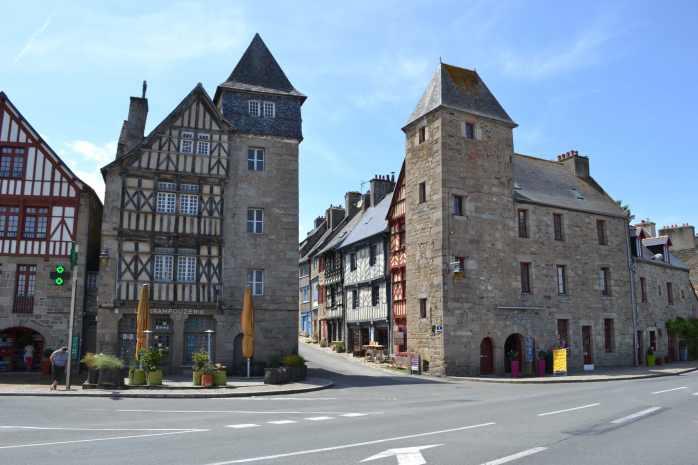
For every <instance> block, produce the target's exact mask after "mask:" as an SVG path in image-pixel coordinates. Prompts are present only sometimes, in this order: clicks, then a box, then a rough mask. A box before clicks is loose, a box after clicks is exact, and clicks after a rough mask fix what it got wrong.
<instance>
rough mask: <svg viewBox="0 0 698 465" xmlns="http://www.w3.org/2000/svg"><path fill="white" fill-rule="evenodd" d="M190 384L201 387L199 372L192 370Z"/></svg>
mask: <svg viewBox="0 0 698 465" xmlns="http://www.w3.org/2000/svg"><path fill="white" fill-rule="evenodd" d="M191 382H192V384H193V385H194V386H201V372H200V371H196V370H194V371H193V372H192V373H191Z"/></svg>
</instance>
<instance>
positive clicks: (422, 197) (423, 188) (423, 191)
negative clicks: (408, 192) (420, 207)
mask: <svg viewBox="0 0 698 465" xmlns="http://www.w3.org/2000/svg"><path fill="white" fill-rule="evenodd" d="M426 201H427V183H426V182H420V183H419V203H424V202H426Z"/></svg>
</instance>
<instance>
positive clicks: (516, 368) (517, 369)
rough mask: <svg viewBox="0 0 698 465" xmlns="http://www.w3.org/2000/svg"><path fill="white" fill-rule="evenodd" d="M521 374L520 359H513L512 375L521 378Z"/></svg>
mask: <svg viewBox="0 0 698 465" xmlns="http://www.w3.org/2000/svg"><path fill="white" fill-rule="evenodd" d="M520 376H521V363H520V362H519V361H518V360H512V361H511V377H512V378H519V377H520Z"/></svg>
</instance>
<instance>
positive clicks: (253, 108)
mask: <svg viewBox="0 0 698 465" xmlns="http://www.w3.org/2000/svg"><path fill="white" fill-rule="evenodd" d="M247 105H248V110H249V113H250V116H260V115H261V114H262V102H260V101H259V100H250V101H249V102H248V103H247Z"/></svg>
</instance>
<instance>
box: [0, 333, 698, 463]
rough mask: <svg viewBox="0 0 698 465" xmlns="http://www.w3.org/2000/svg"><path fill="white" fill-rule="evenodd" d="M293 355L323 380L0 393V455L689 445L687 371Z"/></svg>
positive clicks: (691, 391) (185, 455)
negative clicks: (159, 394) (494, 379)
mask: <svg viewBox="0 0 698 465" xmlns="http://www.w3.org/2000/svg"><path fill="white" fill-rule="evenodd" d="M301 353H302V355H304V356H305V357H306V358H307V359H308V361H309V365H310V367H311V369H312V370H314V372H315V373H318V374H321V375H322V376H323V377H331V378H332V379H333V380H334V381H335V383H336V384H335V387H334V388H332V389H328V390H324V391H319V392H315V393H311V394H305V395H297V396H284V397H280V396H279V397H259V398H237V399H201V400H194V399H191V400H190V399H178V400H175V399H172V400H165V399H162V400H160V399H157V400H156V399H122V400H111V399H88V398H80V399H73V398H54V399H50V398H40V397H34V398H32V397H17V398H0V410H1V411H2V412H3V415H2V422H1V424H0V429H2V432H1V433H0V463H3V464H16V465H29V464H31V465H43V464H47V465H48V464H55V463H71V464H104V465H111V464H117V463H138V464H142V465H150V464H152V465H155V464H161V463H168V464H182V465H184V464H187V465H214V464H217V465H222V464H234V463H270V464H271V463H284V464H323V465H326V464H356V463H361V462H362V461H366V462H367V463H370V462H372V461H375V462H376V463H384V464H390V463H398V464H420V463H428V464H444V465H451V464H453V465H456V464H457V465H478V464H503V463H509V462H512V463H517V464H559V463H561V462H564V463H565V464H567V465H576V464H590V463H594V464H599V463H608V464H633V465H638V464H657V463H661V464H666V465H669V464H686V463H693V462H695V457H696V454H698V446H696V442H695V435H696V429H697V428H698V374H696V373H690V374H686V375H682V376H674V377H666V378H657V379H648V380H637V381H618V382H611V383H580V384H546V385H512V384H490V383H477V382H449V381H444V380H438V379H429V378H423V377H409V376H404V375H400V374H396V375H394V376H392V375H390V374H388V373H386V372H384V371H382V370H376V369H373V368H370V367H364V366H361V365H359V364H355V363H352V362H351V361H347V360H344V359H343V358H341V357H338V356H335V355H332V354H328V353H326V352H324V351H320V350H318V349H317V348H314V347H312V346H305V345H303V346H302V350H301ZM367 459H368V460H367Z"/></svg>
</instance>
